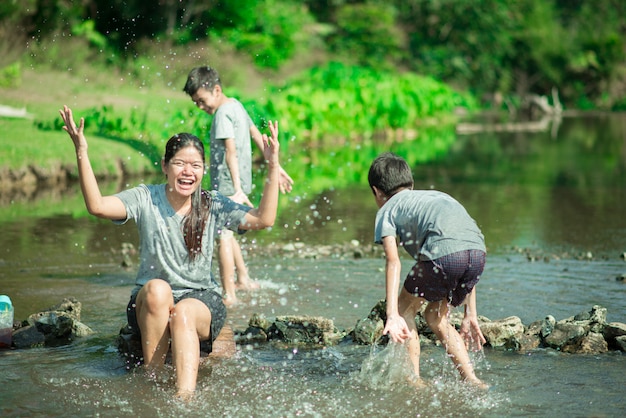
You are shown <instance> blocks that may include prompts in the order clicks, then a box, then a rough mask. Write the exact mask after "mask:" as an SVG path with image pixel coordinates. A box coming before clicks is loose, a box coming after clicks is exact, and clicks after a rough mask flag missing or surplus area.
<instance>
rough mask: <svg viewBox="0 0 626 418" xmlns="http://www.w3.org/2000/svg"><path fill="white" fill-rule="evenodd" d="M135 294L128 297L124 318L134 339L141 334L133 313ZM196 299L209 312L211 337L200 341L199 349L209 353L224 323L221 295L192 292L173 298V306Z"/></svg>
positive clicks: (206, 291) (210, 292)
mask: <svg viewBox="0 0 626 418" xmlns="http://www.w3.org/2000/svg"><path fill="white" fill-rule="evenodd" d="M137 293H139V292H134V293H133V294H132V295H131V296H130V301H129V302H128V307H127V308H126V317H127V319H128V325H129V326H130V328H131V329H132V330H133V332H134V334H135V335H136V337H138V338H141V333H140V331H139V323H138V322H137V312H136V311H135V307H136V305H135V300H136V299H137ZM189 298H193V299H198V300H199V301H201V302H203V303H204V304H205V305H206V306H207V307H208V308H209V310H210V311H211V335H210V336H209V340H208V341H202V342H201V347H202V349H203V351H207V352H211V349H212V344H213V341H215V339H216V338H217V336H218V335H219V333H220V331H221V330H222V327H223V326H224V322H226V306H224V301H223V299H222V295H221V294H219V293H218V292H216V291H214V290H209V289H205V290H192V291H191V292H188V293H186V294H184V295H183V296H181V297H179V298H176V297H175V298H174V304H176V303H178V302H180V301H181V300H183V299H189Z"/></svg>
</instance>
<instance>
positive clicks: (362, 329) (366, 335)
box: [352, 318, 385, 345]
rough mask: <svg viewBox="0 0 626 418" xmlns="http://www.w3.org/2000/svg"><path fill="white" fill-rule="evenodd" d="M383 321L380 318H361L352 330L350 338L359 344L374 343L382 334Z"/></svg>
mask: <svg viewBox="0 0 626 418" xmlns="http://www.w3.org/2000/svg"><path fill="white" fill-rule="evenodd" d="M384 328H385V323H384V322H383V320H382V319H380V318H374V319H372V318H363V319H360V320H358V321H357V323H356V325H355V326H354V330H352V339H353V341H354V342H357V343H359V344H368V345H371V344H375V343H376V342H377V341H378V340H380V339H381V337H382V336H383V329H384Z"/></svg>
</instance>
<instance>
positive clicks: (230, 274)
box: [217, 235, 237, 306]
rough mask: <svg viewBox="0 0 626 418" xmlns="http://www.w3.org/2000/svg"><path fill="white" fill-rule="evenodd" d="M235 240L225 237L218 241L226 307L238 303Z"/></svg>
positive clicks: (231, 237)
mask: <svg viewBox="0 0 626 418" xmlns="http://www.w3.org/2000/svg"><path fill="white" fill-rule="evenodd" d="M234 240H235V238H234V237H233V236H232V235H231V236H229V235H223V236H222V237H220V239H218V240H217V246H218V255H219V263H220V280H221V281H222V289H223V290H224V305H226V306H232V305H234V304H236V303H237V295H236V294H235V259H234V255H233V244H232V242H233V241H234Z"/></svg>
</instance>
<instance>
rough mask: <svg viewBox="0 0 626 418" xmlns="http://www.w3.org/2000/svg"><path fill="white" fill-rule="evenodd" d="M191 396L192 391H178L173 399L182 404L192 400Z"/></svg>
mask: <svg viewBox="0 0 626 418" xmlns="http://www.w3.org/2000/svg"><path fill="white" fill-rule="evenodd" d="M193 394H194V391H193V390H183V389H179V390H178V391H177V392H176V395H174V398H176V399H178V400H180V401H183V402H190V401H191V400H192V399H193Z"/></svg>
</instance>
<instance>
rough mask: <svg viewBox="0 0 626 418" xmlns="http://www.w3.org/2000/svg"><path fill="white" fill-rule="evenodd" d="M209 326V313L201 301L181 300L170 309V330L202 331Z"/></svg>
mask: <svg viewBox="0 0 626 418" xmlns="http://www.w3.org/2000/svg"><path fill="white" fill-rule="evenodd" d="M210 325H211V311H210V310H209V308H208V307H207V306H206V305H205V304H204V303H202V302H201V301H199V300H197V299H193V298H188V299H183V300H181V301H180V302H178V303H177V304H176V305H175V306H174V308H173V309H172V312H171V316H170V329H177V328H185V327H188V328H190V329H203V328H205V327H206V326H210Z"/></svg>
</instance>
